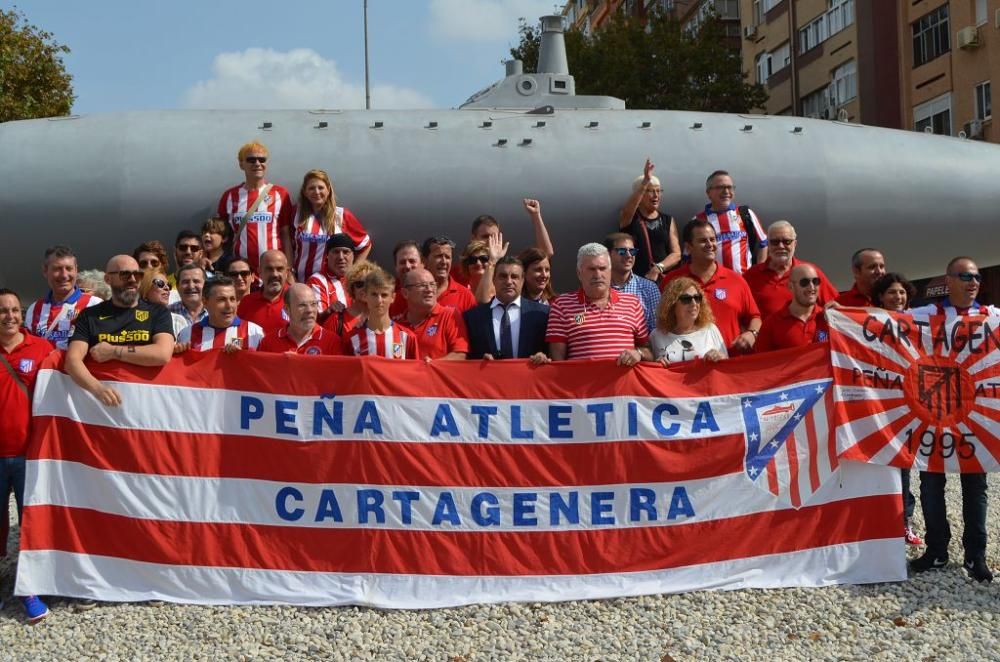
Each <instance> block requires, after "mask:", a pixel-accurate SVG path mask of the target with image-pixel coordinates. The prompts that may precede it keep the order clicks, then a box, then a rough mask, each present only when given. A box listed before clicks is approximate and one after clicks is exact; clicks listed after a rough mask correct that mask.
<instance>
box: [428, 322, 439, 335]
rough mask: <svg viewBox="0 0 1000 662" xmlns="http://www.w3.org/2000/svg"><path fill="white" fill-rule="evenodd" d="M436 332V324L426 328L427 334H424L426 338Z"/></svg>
mask: <svg viewBox="0 0 1000 662" xmlns="http://www.w3.org/2000/svg"><path fill="white" fill-rule="evenodd" d="M437 332H438V325H437V324H431V325H430V326H429V327H427V332H426V333H427V335H428V336H433V335H435V334H436V333H437Z"/></svg>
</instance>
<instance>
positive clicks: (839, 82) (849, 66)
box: [830, 60, 858, 106]
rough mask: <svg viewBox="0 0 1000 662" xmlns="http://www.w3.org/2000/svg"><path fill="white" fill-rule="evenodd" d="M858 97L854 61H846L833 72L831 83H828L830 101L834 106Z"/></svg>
mask: <svg viewBox="0 0 1000 662" xmlns="http://www.w3.org/2000/svg"><path fill="white" fill-rule="evenodd" d="M856 96H858V68H857V63H856V62H855V61H854V60H848V61H847V62H845V63H844V64H842V65H840V66H839V67H837V68H836V69H834V70H833V82H832V83H830V100H831V101H832V102H833V104H834V105H836V106H843V105H844V104H845V103H847V102H848V101H850V100H851V99H853V98H854V97H856Z"/></svg>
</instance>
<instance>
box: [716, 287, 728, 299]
mask: <svg viewBox="0 0 1000 662" xmlns="http://www.w3.org/2000/svg"><path fill="white" fill-rule="evenodd" d="M726 296H727V294H726V288H724V287H720V288H719V289H717V290H716V291H715V298H716V299H718V300H719V301H725V300H726Z"/></svg>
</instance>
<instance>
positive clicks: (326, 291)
mask: <svg viewBox="0 0 1000 662" xmlns="http://www.w3.org/2000/svg"><path fill="white" fill-rule="evenodd" d="M306 285H308V286H309V287H311V288H313V292H315V293H316V300H317V301H319V309H320V312H322V311H324V310H326V309H327V308H329V307H330V304H332V303H333V302H335V301H339V302H340V303H342V304H344V305H345V306H349V305H351V301H350V299H348V298H347V290H346V289H345V288H344V283H342V282H341V281H340V279H339V278H334V277H333V276H329V275H327V274H326V273H325V272H322V271H321V272H319V273H315V274H313V275H312V276H309V280H307V281H306Z"/></svg>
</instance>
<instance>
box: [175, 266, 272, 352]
mask: <svg viewBox="0 0 1000 662" xmlns="http://www.w3.org/2000/svg"><path fill="white" fill-rule="evenodd" d="M202 300H203V301H204V304H205V309H206V310H207V311H208V316H207V317H205V318H204V319H202V320H200V321H198V322H195V323H194V324H193V325H191V326H188V327H185V328H184V330H183V331H181V332H180V333H179V334H178V336H177V344H176V346H175V347H174V353H175V354H179V353H180V352H184V351H187V350H191V351H194V352H207V351H209V350H213V349H221V350H222V351H224V352H226V353H231V352H238V351H240V350H242V349H249V350H255V349H257V346H258V345H260V341H261V340H262V339H263V338H264V330H263V329H261V328H260V327H259V326H258V325H256V324H254V323H253V322H249V321H247V320H241V319H240V318H239V317H238V316H237V315H236V288H235V286H234V284H233V279H232V278H230V277H228V276H216V277H215V278H213V279H212V280H210V281H208V282H207V283H205V287H204V289H203V290H202Z"/></svg>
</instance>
